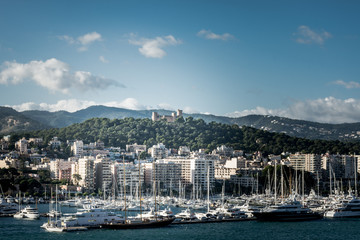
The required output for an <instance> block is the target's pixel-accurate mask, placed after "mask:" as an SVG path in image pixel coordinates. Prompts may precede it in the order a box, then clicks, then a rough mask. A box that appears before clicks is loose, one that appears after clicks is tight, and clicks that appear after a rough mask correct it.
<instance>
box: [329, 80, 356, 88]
mask: <svg viewBox="0 0 360 240" xmlns="http://www.w3.org/2000/svg"><path fill="white" fill-rule="evenodd" d="M333 83H334V84H335V85H340V86H344V87H345V88H348V89H351V88H360V83H358V82H353V81H350V82H345V81H343V80H337V81H335V82H333Z"/></svg>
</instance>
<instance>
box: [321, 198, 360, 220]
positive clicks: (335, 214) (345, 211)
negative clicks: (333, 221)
mask: <svg viewBox="0 0 360 240" xmlns="http://www.w3.org/2000/svg"><path fill="white" fill-rule="evenodd" d="M324 217H327V218H349V217H360V199H358V198H355V197H353V198H352V199H351V200H350V201H349V200H346V199H344V200H340V201H338V202H337V203H336V204H335V205H334V206H333V207H332V208H331V209H330V210H327V211H326V212H325V213H324Z"/></svg>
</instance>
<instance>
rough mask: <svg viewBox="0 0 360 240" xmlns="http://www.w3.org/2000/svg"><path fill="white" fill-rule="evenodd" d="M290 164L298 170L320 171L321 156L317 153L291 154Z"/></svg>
mask: <svg viewBox="0 0 360 240" xmlns="http://www.w3.org/2000/svg"><path fill="white" fill-rule="evenodd" d="M289 161H290V165H291V166H292V167H293V168H294V169H295V170H298V171H301V170H305V171H307V172H311V173H317V172H320V171H321V156H320V155H318V154H300V153H296V154H291V155H290V156H289Z"/></svg>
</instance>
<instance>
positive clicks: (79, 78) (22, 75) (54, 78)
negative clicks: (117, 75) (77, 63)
mask: <svg viewBox="0 0 360 240" xmlns="http://www.w3.org/2000/svg"><path fill="white" fill-rule="evenodd" d="M2 69H3V70H2V71H1V72H0V84H19V83H21V82H23V81H27V80H31V81H33V82H35V83H36V84H38V85H40V86H42V87H45V88H47V89H49V90H51V91H52V92H62V93H69V91H70V89H72V88H76V89H78V90H81V91H87V90H95V89H105V88H107V87H109V86H118V87H125V86H124V85H122V84H120V83H119V82H117V81H115V80H112V79H107V78H104V77H99V76H94V75H93V74H91V73H90V72H84V71H76V72H73V73H72V72H71V71H70V67H69V65H68V64H66V63H64V62H61V61H59V60H57V59H56V58H51V59H48V60H46V61H44V62H43V61H31V62H29V63H25V64H22V63H17V62H4V63H3V66H2Z"/></svg>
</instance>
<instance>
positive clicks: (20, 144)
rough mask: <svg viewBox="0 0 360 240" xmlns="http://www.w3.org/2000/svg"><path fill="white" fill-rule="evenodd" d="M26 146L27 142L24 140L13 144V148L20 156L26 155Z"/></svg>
mask: <svg viewBox="0 0 360 240" xmlns="http://www.w3.org/2000/svg"><path fill="white" fill-rule="evenodd" d="M27 144H28V141H27V140H26V139H25V138H22V139H20V140H19V141H17V142H16V143H15V148H16V149H18V150H19V152H20V153H21V154H26V153H27Z"/></svg>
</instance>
